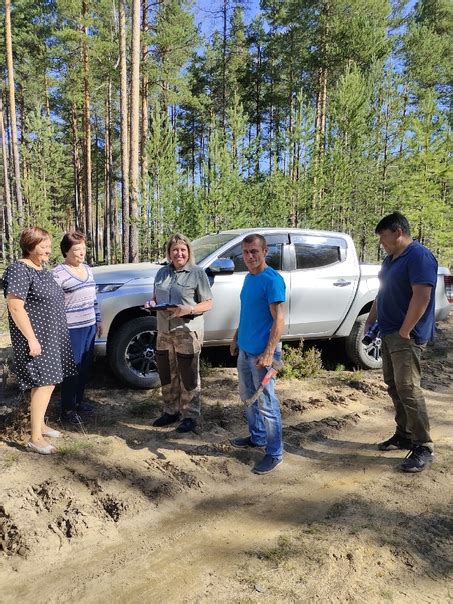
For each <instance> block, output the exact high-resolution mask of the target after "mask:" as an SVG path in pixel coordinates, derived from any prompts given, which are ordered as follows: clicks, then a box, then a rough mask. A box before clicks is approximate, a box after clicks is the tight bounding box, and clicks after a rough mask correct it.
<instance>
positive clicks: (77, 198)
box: [71, 104, 85, 232]
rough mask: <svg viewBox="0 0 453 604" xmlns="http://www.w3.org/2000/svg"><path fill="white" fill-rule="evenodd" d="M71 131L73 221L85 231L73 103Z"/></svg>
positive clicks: (77, 138) (75, 117)
mask: <svg viewBox="0 0 453 604" xmlns="http://www.w3.org/2000/svg"><path fill="white" fill-rule="evenodd" d="M71 131H72V169H73V172H74V223H75V227H76V229H81V230H82V231H83V232H85V217H84V213H83V211H82V209H83V208H81V203H82V183H81V180H80V175H81V174H82V166H81V163H80V154H79V133H78V129H77V114H76V108H75V105H74V104H72V107H71Z"/></svg>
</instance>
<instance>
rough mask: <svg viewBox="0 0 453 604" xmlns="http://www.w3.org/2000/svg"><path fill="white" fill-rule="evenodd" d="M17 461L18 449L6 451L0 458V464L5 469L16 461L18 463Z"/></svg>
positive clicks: (18, 457)
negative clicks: (0, 463)
mask: <svg viewBox="0 0 453 604" xmlns="http://www.w3.org/2000/svg"><path fill="white" fill-rule="evenodd" d="M19 461H20V454H19V452H18V451H7V452H6V453H5V455H3V456H2V458H1V462H2V465H3V467H4V468H5V469H6V468H11V467H12V466H14V465H16V463H19Z"/></svg>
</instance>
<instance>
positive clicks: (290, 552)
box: [257, 535, 297, 565]
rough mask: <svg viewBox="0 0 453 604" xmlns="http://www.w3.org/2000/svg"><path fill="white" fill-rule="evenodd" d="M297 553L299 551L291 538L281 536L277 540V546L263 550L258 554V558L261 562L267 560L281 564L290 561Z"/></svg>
mask: <svg viewBox="0 0 453 604" xmlns="http://www.w3.org/2000/svg"><path fill="white" fill-rule="evenodd" d="M296 553H297V549H296V547H295V546H294V544H293V542H292V540H291V538H290V537H288V536H286V535H280V537H279V538H278V540H277V545H276V546H275V547H272V548H270V549H268V550H261V551H260V552H258V554H257V555H258V558H259V559H260V560H266V561H267V562H271V563H273V564H277V565H278V564H280V563H281V562H284V561H285V560H288V559H289V558H291V557H292V556H294V555H295V554H296Z"/></svg>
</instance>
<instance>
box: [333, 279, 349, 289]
mask: <svg viewBox="0 0 453 604" xmlns="http://www.w3.org/2000/svg"><path fill="white" fill-rule="evenodd" d="M334 285H335V287H346V285H351V282H350V281H346V280H345V279H339V280H338V281H335V283H334Z"/></svg>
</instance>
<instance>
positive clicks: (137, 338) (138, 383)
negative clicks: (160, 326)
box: [108, 317, 160, 388]
mask: <svg viewBox="0 0 453 604" xmlns="http://www.w3.org/2000/svg"><path fill="white" fill-rule="evenodd" d="M156 329H157V327H156V318H155V317H137V318H136V319H132V320H131V321H127V323H124V324H123V325H121V327H119V328H118V330H117V331H115V333H114V334H113V335H112V338H111V340H110V341H109V343H108V357H109V362H110V366H111V368H112V371H113V372H114V373H115V374H116V375H117V376H118V377H119V378H120V379H121V381H123V382H125V383H126V384H128V385H129V386H131V387H132V388H157V387H158V386H159V385H160V380H159V374H158V373H157V365H156V351H155V347H156Z"/></svg>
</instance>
